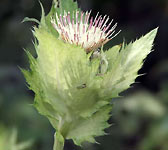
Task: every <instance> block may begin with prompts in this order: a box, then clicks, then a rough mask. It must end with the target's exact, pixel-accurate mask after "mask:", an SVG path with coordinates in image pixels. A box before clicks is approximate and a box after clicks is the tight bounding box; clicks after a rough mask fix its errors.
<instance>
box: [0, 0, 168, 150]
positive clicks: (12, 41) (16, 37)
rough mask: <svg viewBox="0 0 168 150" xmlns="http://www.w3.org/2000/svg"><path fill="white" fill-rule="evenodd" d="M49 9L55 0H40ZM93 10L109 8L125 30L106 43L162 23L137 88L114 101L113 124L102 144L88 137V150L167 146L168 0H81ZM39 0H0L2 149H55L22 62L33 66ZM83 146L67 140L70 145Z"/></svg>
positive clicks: (145, 149)
mask: <svg viewBox="0 0 168 150" xmlns="http://www.w3.org/2000/svg"><path fill="white" fill-rule="evenodd" d="M41 2H42V4H43V5H44V8H45V11H46V13H47V12H48V11H49V9H50V7H51V3H52V0H41ZM78 2H79V6H80V7H81V8H82V10H88V9H89V10H90V9H92V15H93V16H95V15H96V13H97V12H98V11H99V12H100V14H103V15H105V14H107V15H109V16H110V17H111V18H113V19H114V22H118V28H117V29H118V30H120V29H121V30H122V32H121V33H120V34H119V35H118V36H117V37H116V38H115V39H113V40H112V41H111V42H109V43H108V44H107V45H106V48H108V47H111V46H112V45H115V44H120V43H122V41H123V40H125V41H126V42H130V41H131V40H135V39H136V38H137V37H140V36H141V35H144V34H145V33H147V32H149V31H150V30H151V29H154V28H155V27H158V26H159V31H158V35H157V37H156V39H155V42H154V43H155V44H154V49H155V51H153V52H152V53H151V54H150V55H149V56H148V58H147V59H146V61H145V64H144V66H143V68H142V69H141V70H140V71H139V73H146V74H145V75H143V76H140V77H138V79H137V80H136V82H137V83H135V84H134V85H133V88H130V89H129V90H127V91H125V92H123V93H122V94H121V95H122V96H124V97H122V98H120V99H115V100H112V102H113V103H114V104H115V105H114V109H113V112H112V118H111V120H109V122H110V123H111V124H112V126H111V127H110V128H109V129H107V130H106V131H107V133H108V134H107V135H106V136H103V137H98V138H97V141H98V142H99V143H100V144H88V143H85V144H84V147H83V148H82V149H84V150H86V149H87V150H168V48H167V44H168V0H127V1H123V0H79V1H78ZM40 14H41V10H40V5H39V2H38V0H0V150H23V149H25V150H52V145H53V134H54V130H53V129H52V127H51V125H50V124H49V122H48V120H47V119H46V118H44V117H43V116H41V115H39V114H38V113H37V111H36V110H35V109H34V108H33V106H32V105H31V104H32V103H33V96H34V94H33V92H31V91H29V90H28V88H27V85H26V83H25V79H24V77H23V75H22V74H21V72H20V70H19V67H24V68H27V67H28V60H27V58H26V56H25V53H24V50H23V48H29V49H31V50H32V51H31V52H32V53H34V49H33V45H32V40H33V37H32V33H31V29H32V26H34V25H35V24H34V23H21V21H22V20H23V19H24V17H31V18H37V19H40ZM74 149H76V150H81V148H80V147H76V146H74V144H73V143H72V141H66V144H65V150H74Z"/></svg>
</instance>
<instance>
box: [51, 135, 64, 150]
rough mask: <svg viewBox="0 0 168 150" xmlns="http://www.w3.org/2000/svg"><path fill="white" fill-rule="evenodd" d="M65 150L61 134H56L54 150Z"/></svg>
mask: <svg viewBox="0 0 168 150" xmlns="http://www.w3.org/2000/svg"><path fill="white" fill-rule="evenodd" d="M63 149H64V138H63V136H62V135H61V134H60V133H59V132H56V133H55V135H54V147H53V150H63Z"/></svg>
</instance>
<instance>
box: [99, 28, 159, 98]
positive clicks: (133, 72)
mask: <svg viewBox="0 0 168 150" xmlns="http://www.w3.org/2000/svg"><path fill="white" fill-rule="evenodd" d="M156 33H157V28H156V29H154V30H152V31H151V32H149V33H148V34H146V35H145V36H143V37H141V38H140V39H138V40H136V41H135V42H131V43H129V44H128V45H126V46H122V48H121V50H120V51H118V50H117V49H114V48H112V49H109V52H106V54H107V53H110V51H112V53H115V55H116V56H115V58H114V57H113V56H111V58H112V59H111V60H109V62H110V63H111V64H112V65H111V68H110V69H111V70H109V72H108V73H107V74H106V75H105V77H104V81H103V82H102V89H104V90H103V91H102V94H103V95H104V96H105V97H111V98H112V97H117V96H118V94H119V93H121V92H122V91H124V90H126V89H128V88H129V87H130V85H131V84H132V83H134V81H135V79H136V77H137V76H138V71H139V69H141V67H142V65H143V61H144V59H145V58H146V57H147V55H148V54H149V53H150V52H151V48H152V45H153V41H154V38H155V36H156ZM109 56H110V55H109ZM107 57H108V56H107ZM109 59H110V57H109Z"/></svg>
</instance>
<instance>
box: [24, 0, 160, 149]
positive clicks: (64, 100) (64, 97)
mask: <svg viewBox="0 0 168 150" xmlns="http://www.w3.org/2000/svg"><path fill="white" fill-rule="evenodd" d="M24 21H35V22H37V23H38V27H34V28H33V34H34V36H35V42H34V47H35V49H36V53H37V58H34V57H33V56H32V55H31V54H30V53H29V52H28V51H26V53H27V56H28V58H29V61H30V69H29V70H24V69H22V72H23V74H24V76H25V78H26V80H27V83H28V85H29V88H30V90H32V91H34V93H35V99H34V106H35V108H36V109H37V110H38V111H39V113H40V114H42V115H44V116H46V117H47V118H48V119H49V121H50V123H51V124H52V126H53V127H54V129H55V131H56V132H55V140H54V147H53V150H63V147H64V141H65V140H66V139H72V140H73V142H74V143H75V144H76V145H79V146H81V144H82V143H83V142H91V143H95V142H96V141H95V137H96V136H102V135H105V132H104V129H105V128H108V127H109V126H110V124H109V123H108V122H107V121H108V120H109V118H110V116H111V115H110V112H111V111H112V103H111V100H112V98H116V97H119V94H120V93H121V92H122V91H124V90H126V89H128V88H129V87H130V85H131V84H132V83H134V81H135V79H136V77H137V76H138V71H139V69H140V68H141V67H142V65H143V62H144V59H145V58H146V56H147V55H148V54H149V53H150V52H151V49H152V44H153V40H154V38H155V36H156V33H157V29H154V30H152V31H151V32H149V33H148V34H146V35H145V36H142V37H141V38H140V39H137V40H136V41H134V42H131V43H129V44H128V45H127V44H125V43H123V44H122V46H121V45H116V46H114V47H112V48H110V49H108V50H104V49H103V46H104V44H106V43H107V42H108V41H110V40H112V39H113V38H114V37H115V36H116V35H117V34H118V33H119V32H120V31H119V32H115V28H116V26H117V24H114V23H113V21H110V19H109V17H108V16H101V15H99V14H98V13H97V15H96V17H95V18H93V17H92V15H91V11H88V12H82V11H81V10H80V9H79V8H78V6H77V3H76V2H73V0H59V1H53V5H52V8H51V10H50V12H49V14H48V15H46V16H45V13H44V10H43V7H42V17H41V20H40V21H37V20H36V19H31V18H25V20H24Z"/></svg>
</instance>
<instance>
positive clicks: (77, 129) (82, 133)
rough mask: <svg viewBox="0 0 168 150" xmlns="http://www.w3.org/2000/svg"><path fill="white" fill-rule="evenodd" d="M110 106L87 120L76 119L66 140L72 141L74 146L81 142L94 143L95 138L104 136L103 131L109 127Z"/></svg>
mask: <svg viewBox="0 0 168 150" xmlns="http://www.w3.org/2000/svg"><path fill="white" fill-rule="evenodd" d="M111 109H112V106H111V105H106V106H104V107H102V108H101V109H100V110H99V111H98V112H96V113H95V114H93V115H92V116H91V117H89V118H85V119H82V118H80V119H78V120H76V122H73V123H72V125H71V126H70V128H69V132H68V134H67V135H66V138H67V139H73V141H74V143H75V144H76V145H79V146H80V145H81V144H82V143H83V142H86V141H87V142H91V143H95V142H96V141H95V139H94V138H95V137H96V136H101V135H105V132H104V129H105V128H107V127H109V126H110V125H109V124H108V123H107V121H108V119H109V118H110V114H109V113H110V112H111Z"/></svg>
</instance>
